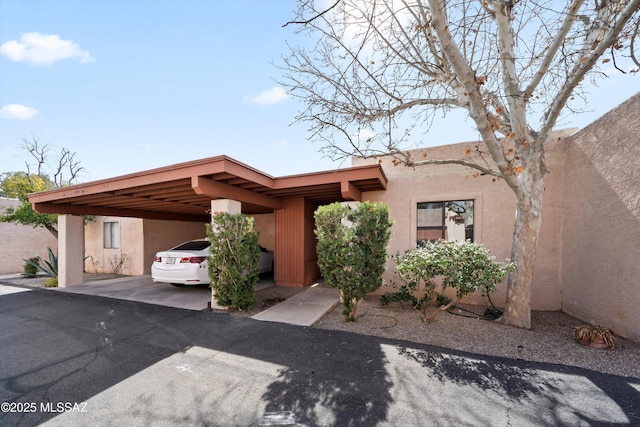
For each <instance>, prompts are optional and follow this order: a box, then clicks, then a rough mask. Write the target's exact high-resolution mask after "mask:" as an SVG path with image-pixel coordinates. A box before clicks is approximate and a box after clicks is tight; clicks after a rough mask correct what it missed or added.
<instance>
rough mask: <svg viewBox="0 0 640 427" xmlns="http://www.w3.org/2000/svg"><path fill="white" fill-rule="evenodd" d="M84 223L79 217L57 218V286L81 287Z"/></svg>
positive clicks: (65, 216) (62, 216) (66, 216)
mask: <svg viewBox="0 0 640 427" xmlns="http://www.w3.org/2000/svg"><path fill="white" fill-rule="evenodd" d="M83 243H84V222H83V218H82V217H81V216H74V215H60V216H58V286H59V287H61V288H66V287H68V286H76V285H81V284H82V282H83V276H82V271H83V264H84V259H83V258H84V251H83Z"/></svg>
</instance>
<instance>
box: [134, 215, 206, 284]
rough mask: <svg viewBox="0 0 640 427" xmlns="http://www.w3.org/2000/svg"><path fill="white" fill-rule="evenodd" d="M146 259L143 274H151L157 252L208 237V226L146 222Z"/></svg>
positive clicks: (155, 221) (177, 222) (159, 221)
mask: <svg viewBox="0 0 640 427" xmlns="http://www.w3.org/2000/svg"><path fill="white" fill-rule="evenodd" d="M143 228H144V237H143V238H142V237H141V241H143V240H142V239H144V257H143V260H142V263H143V266H142V272H141V273H136V274H149V273H150V272H151V264H153V257H154V256H155V254H156V252H159V251H164V250H167V249H169V248H172V247H174V246H177V245H179V244H180V243H182V242H186V241H189V240H193V239H203V238H205V237H207V230H206V225H205V224H204V223H199V222H182V221H161V220H154V219H145V220H144V226H143Z"/></svg>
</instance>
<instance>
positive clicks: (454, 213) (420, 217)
mask: <svg viewBox="0 0 640 427" xmlns="http://www.w3.org/2000/svg"><path fill="white" fill-rule="evenodd" d="M417 208H418V212H417V239H416V240H417V243H418V244H420V242H424V241H433V240H438V239H444V240H460V241H463V240H471V241H472V242H473V237H474V236H473V200H454V201H448V202H424V203H418V205H417Z"/></svg>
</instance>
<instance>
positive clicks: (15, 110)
mask: <svg viewBox="0 0 640 427" xmlns="http://www.w3.org/2000/svg"><path fill="white" fill-rule="evenodd" d="M38 114H39V112H38V110H36V109H35V108H31V107H27V106H26V105H20V104H7V105H5V106H4V107H2V108H0V117H1V118H3V119H18V120H29V119H32V118H34V117H35V116H37V115H38Z"/></svg>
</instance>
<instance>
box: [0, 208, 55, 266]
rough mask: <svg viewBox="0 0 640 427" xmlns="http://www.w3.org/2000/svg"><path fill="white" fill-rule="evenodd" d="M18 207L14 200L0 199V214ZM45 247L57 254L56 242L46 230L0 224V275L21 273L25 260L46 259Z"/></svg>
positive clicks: (7, 223)
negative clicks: (37, 257) (39, 257)
mask: <svg viewBox="0 0 640 427" xmlns="http://www.w3.org/2000/svg"><path fill="white" fill-rule="evenodd" d="M18 206H20V201H18V200H16V199H5V198H0V212H4V211H5V209H6V208H14V209H15V208H17V207H18ZM47 247H50V248H51V249H52V250H53V252H54V253H56V254H57V253H58V241H57V239H56V238H55V237H54V236H53V234H51V233H50V232H49V231H48V230H47V229H45V228H42V227H38V228H34V227H32V226H30V225H20V224H14V223H10V222H0V274H10V273H22V272H23V265H24V261H22V260H23V259H26V258H32V257H35V256H41V257H42V258H44V259H48V252H47Z"/></svg>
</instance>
